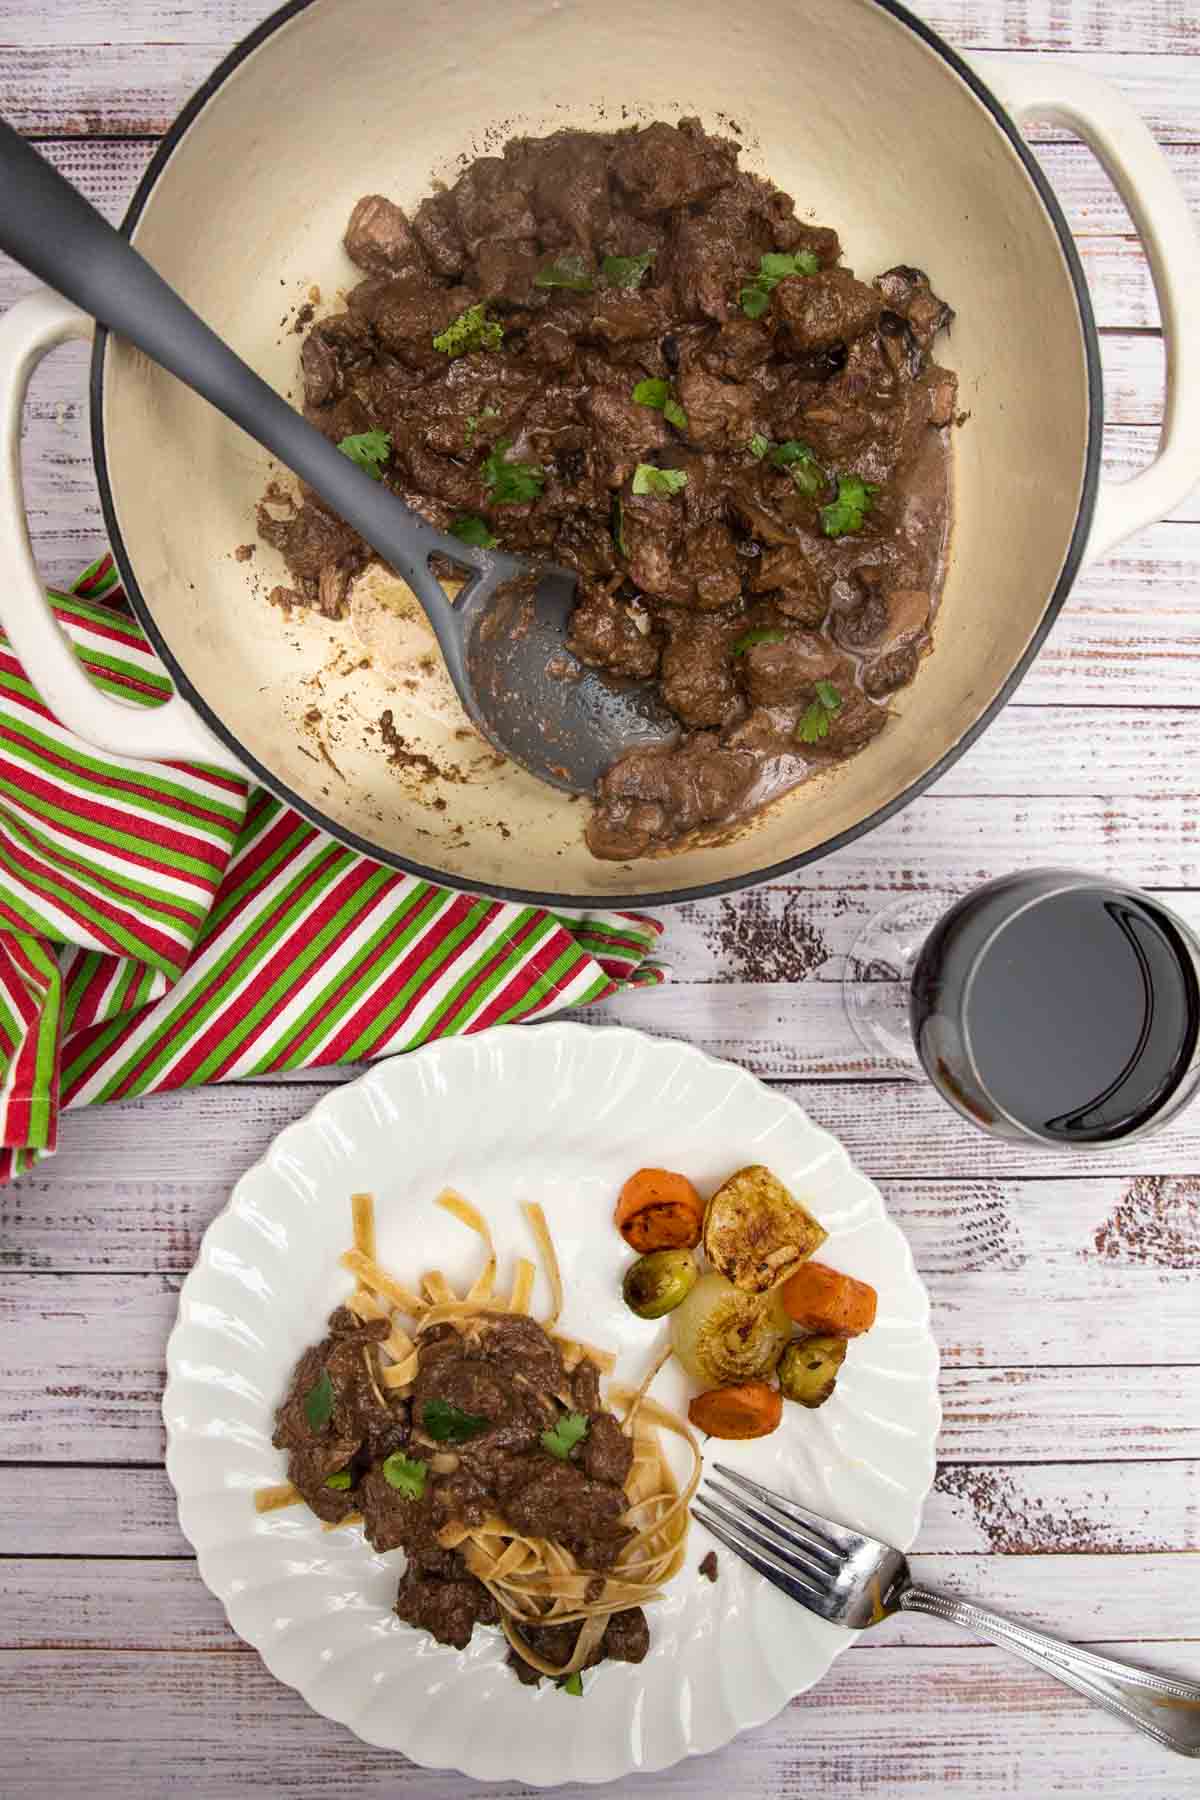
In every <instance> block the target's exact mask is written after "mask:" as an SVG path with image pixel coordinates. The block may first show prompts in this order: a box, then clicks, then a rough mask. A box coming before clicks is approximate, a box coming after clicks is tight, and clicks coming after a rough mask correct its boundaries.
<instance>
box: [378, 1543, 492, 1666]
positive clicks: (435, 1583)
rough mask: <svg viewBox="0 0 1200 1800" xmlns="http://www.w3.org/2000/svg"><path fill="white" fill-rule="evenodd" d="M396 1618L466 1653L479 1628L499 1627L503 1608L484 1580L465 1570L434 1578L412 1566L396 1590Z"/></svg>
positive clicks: (405, 1572) (408, 1568) (407, 1569)
mask: <svg viewBox="0 0 1200 1800" xmlns="http://www.w3.org/2000/svg"><path fill="white" fill-rule="evenodd" d="M393 1610H394V1612H395V1613H396V1616H397V1617H398V1618H400V1619H403V1620H404V1622H405V1624H406V1625H415V1626H416V1627H417V1628H418V1630H420V1631H427V1632H428V1633H429V1634H430V1636H431V1637H434V1638H436V1639H437V1641H438V1643H439V1644H450V1645H452V1646H453V1647H454V1649H456V1650H465V1649H466V1647H467V1645H468V1644H469V1643H470V1641H471V1636H472V1633H473V1632H474V1630H475V1627H476V1625H498V1624H499V1622H500V1608H499V1607H498V1606H497V1604H496V1602H495V1601H494V1600H493V1598H492V1596H491V1594H490V1593H489V1592H488V1590H487V1588H485V1587H484V1585H483V1583H482V1581H477V1580H476V1579H475V1577H474V1575H472V1574H470V1573H469V1572H467V1571H466V1570H464V1571H463V1572H462V1573H461V1574H458V1575H452V1576H449V1577H445V1576H437V1575H430V1574H428V1573H426V1572H425V1571H424V1570H422V1569H419V1568H418V1567H417V1566H416V1565H415V1564H413V1563H410V1564H409V1566H408V1567H407V1568H406V1569H405V1571H404V1573H403V1575H402V1576H401V1577H400V1585H399V1587H398V1588H397V1590H396V1604H395V1607H394V1608H393Z"/></svg>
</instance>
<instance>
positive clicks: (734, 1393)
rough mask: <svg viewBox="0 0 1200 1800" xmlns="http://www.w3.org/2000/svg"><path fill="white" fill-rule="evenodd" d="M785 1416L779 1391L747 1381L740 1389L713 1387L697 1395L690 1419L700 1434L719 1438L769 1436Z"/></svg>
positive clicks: (690, 1409)
mask: <svg viewBox="0 0 1200 1800" xmlns="http://www.w3.org/2000/svg"><path fill="white" fill-rule="evenodd" d="M782 1417H783V1398H782V1396H781V1394H780V1392H779V1389H778V1388H773V1387H768V1386H767V1384H766V1382H765V1381H743V1382H741V1383H739V1385H738V1386H737V1387H722V1388H710V1389H709V1391H708V1393H707V1394H697V1396H696V1398H695V1399H694V1400H693V1401H692V1403H691V1405H690V1406H689V1407H688V1418H689V1419H690V1420H691V1422H692V1424H693V1425H694V1426H695V1427H696V1429H697V1431H706V1432H707V1433H708V1435H709V1437H715V1438H758V1437H767V1436H768V1435H769V1433H771V1432H772V1431H774V1429H775V1427H776V1426H777V1425H778V1423H779V1421H780V1419H781V1418H782Z"/></svg>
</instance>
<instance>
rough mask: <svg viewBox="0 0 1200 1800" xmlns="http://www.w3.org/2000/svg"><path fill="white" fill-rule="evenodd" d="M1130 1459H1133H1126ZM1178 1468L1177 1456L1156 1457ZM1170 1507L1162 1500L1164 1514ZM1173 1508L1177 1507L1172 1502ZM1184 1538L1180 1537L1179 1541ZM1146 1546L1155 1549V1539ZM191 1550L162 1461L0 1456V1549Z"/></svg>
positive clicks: (957, 1511) (954, 1504) (0, 1552)
mask: <svg viewBox="0 0 1200 1800" xmlns="http://www.w3.org/2000/svg"><path fill="white" fill-rule="evenodd" d="M1130 1466H1131V1467H1135V1466H1137V1465H1130ZM1162 1466H1163V1467H1164V1468H1166V1467H1170V1468H1172V1469H1176V1468H1186V1467H1187V1465H1186V1464H1184V1463H1172V1464H1169V1465H1168V1464H1164V1465H1162ZM950 1508H951V1518H952V1519H953V1520H955V1521H957V1520H958V1518H959V1516H960V1515H962V1516H963V1519H964V1523H962V1524H957V1523H952V1524H950V1525H949V1527H948V1528H949V1529H950V1530H951V1531H957V1532H958V1534H959V1536H960V1537H961V1536H962V1535H963V1534H964V1533H965V1532H967V1531H969V1530H970V1525H969V1523H967V1522H966V1520H967V1518H968V1516H969V1515H970V1514H971V1507H970V1505H969V1503H968V1502H966V1501H964V1500H963V1498H962V1497H961V1496H957V1495H956V1496H954V1497H953V1499H952V1500H951V1501H950ZM1171 1510H1172V1508H1171V1505H1170V1501H1169V1500H1168V1501H1167V1502H1166V1503H1165V1504H1164V1509H1163V1512H1164V1518H1165V1517H1166V1516H1168V1515H1169V1513H1170V1512H1171ZM1174 1510H1175V1511H1178V1508H1175V1509H1174ZM1183 1542H1184V1540H1183V1539H1182V1538H1181V1540H1180V1543H1181V1547H1182V1544H1183ZM1147 1548H1150V1549H1157V1548H1159V1545H1158V1544H1148V1545H1147ZM64 1554H66V1555H70V1556H80V1557H84V1556H92V1557H125V1556H183V1557H190V1556H191V1545H190V1544H189V1543H188V1541H187V1539H186V1538H185V1537H184V1535H183V1533H182V1531H181V1530H180V1529H179V1520H178V1517H177V1514H176V1508H175V1492H174V1489H173V1488H172V1487H171V1484H170V1482H169V1481H168V1480H167V1471H166V1470H165V1469H162V1468H157V1469H156V1468H149V1469H117V1468H109V1469H106V1468H84V1467H82V1466H80V1465H79V1464H78V1463H75V1464H57V1465H56V1464H53V1463H49V1464H44V1465H43V1466H41V1467H40V1468H36V1469H34V1468H30V1467H28V1466H25V1465H22V1464H19V1463H9V1464H3V1463H0V1557H4V1556H9V1557H34V1556H63V1555H64Z"/></svg>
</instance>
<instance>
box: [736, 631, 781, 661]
mask: <svg viewBox="0 0 1200 1800" xmlns="http://www.w3.org/2000/svg"><path fill="white" fill-rule="evenodd" d="M786 636H787V632H786V631H780V629H779V627H778V626H777V625H756V626H755V627H754V630H753V631H744V632H743V633H742V635H741V637H740V638H735V639H734V641H733V654H734V655H735V656H745V654H746V652H747V650H753V648H754V646H755V644H782V642H783V640H784V638H785V637H786Z"/></svg>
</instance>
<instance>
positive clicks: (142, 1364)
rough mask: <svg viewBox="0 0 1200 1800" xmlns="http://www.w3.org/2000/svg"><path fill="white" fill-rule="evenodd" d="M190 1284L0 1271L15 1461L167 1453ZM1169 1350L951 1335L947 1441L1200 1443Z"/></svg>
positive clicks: (1089, 1304)
mask: <svg viewBox="0 0 1200 1800" xmlns="http://www.w3.org/2000/svg"><path fill="white" fill-rule="evenodd" d="M876 1091H877V1092H886V1090H885V1089H882V1090H876ZM1135 1266H1137V1265H1135ZM1158 1273H1159V1274H1160V1275H1161V1271H1158ZM1130 1285H1132V1286H1135V1287H1136V1286H1138V1285H1139V1282H1138V1280H1137V1279H1135V1280H1134V1281H1132V1282H1131V1284H1130ZM1162 1285H1163V1284H1162V1283H1161V1282H1151V1281H1145V1282H1144V1283H1142V1284H1141V1286H1142V1290H1143V1304H1145V1293H1146V1291H1147V1290H1148V1291H1149V1299H1150V1303H1151V1304H1153V1303H1154V1302H1155V1301H1156V1300H1157V1298H1158V1292H1159V1290H1160V1288H1161V1286H1162ZM1193 1285H1194V1284H1193ZM178 1286H179V1284H178V1281H177V1280H175V1279H174V1278H172V1277H168V1276H158V1275H140V1276H138V1275H121V1276H103V1275H58V1276H55V1275H30V1274H22V1273H12V1272H5V1273H3V1274H0V1328H2V1329H3V1330H4V1341H5V1343H6V1345H7V1346H8V1350H7V1352H6V1356H5V1363H4V1368H3V1369H2V1370H0V1443H2V1445H3V1453H4V1456H5V1459H6V1460H8V1461H20V1462H68V1461H77V1460H79V1459H80V1457H81V1456H83V1457H84V1458H85V1459H86V1460H87V1461H89V1462H122V1463H125V1462H129V1463H154V1462H158V1461H160V1460H161V1456H162V1445H163V1432H162V1420H161V1415H160V1411H159V1401H160V1398H161V1393H162V1385H163V1348H164V1345H165V1343H166V1339H167V1335H168V1333H169V1331H170V1329H171V1326H172V1324H173V1322H174V1317H175V1309H176V1296H177V1292H178ZM1024 1287H1025V1280H1024V1271H1020V1272H1018V1275H1017V1278H1016V1280H1015V1281H1013V1282H1011V1283H1010V1284H1009V1289H1008V1294H1007V1308H1008V1309H1009V1310H1018V1311H1019V1309H1020V1307H1021V1305H1022V1301H1021V1295H1022V1294H1023V1292H1024ZM1110 1310H1111V1309H1110V1308H1109V1307H1108V1306H1107V1305H1105V1303H1104V1301H1103V1298H1102V1295H1101V1293H1100V1291H1099V1290H1094V1291H1093V1293H1092V1295H1091V1296H1090V1297H1089V1298H1083V1299H1081V1301H1080V1305H1079V1311H1080V1314H1081V1317H1080V1324H1079V1333H1078V1336H1077V1338H1076V1339H1075V1340H1074V1342H1075V1348H1074V1349H1073V1351H1072V1352H1071V1354H1072V1355H1073V1356H1074V1358H1075V1360H1076V1361H1078V1362H1079V1363H1082V1364H1088V1363H1090V1362H1094V1360H1095V1359H1096V1357H1097V1356H1098V1355H1099V1354H1100V1346H1101V1344H1102V1343H1103V1354H1104V1355H1105V1356H1107V1355H1108V1354H1109V1350H1108V1344H1107V1340H1105V1339H1102V1337H1101V1333H1102V1331H1103V1329H1104V1326H1105V1322H1106V1320H1107V1317H1108V1314H1109V1311H1110ZM1089 1312H1090V1317H1089V1316H1088V1314H1089ZM1033 1329H1034V1328H1033V1327H1032V1325H1031V1331H1032V1330H1033ZM1147 1330H1148V1331H1149V1327H1147ZM980 1335H982V1334H980ZM1156 1348H1157V1346H1156ZM1168 1349H1169V1353H1170V1354H1172V1355H1173V1356H1175V1357H1177V1358H1178V1361H1177V1362H1176V1363H1174V1364H1173V1365H1171V1366H1167V1367H1159V1368H1155V1367H1152V1366H1150V1365H1149V1364H1148V1363H1145V1364H1141V1365H1139V1366H1136V1367H1130V1366H1123V1365H1121V1364H1118V1363H1116V1362H1113V1363H1112V1364H1111V1365H1109V1366H1104V1367H1093V1366H1084V1367H1071V1366H1063V1367H1028V1368H1025V1367H1012V1366H1004V1367H988V1366H985V1367H981V1368H976V1367H973V1366H970V1363H971V1360H972V1359H973V1360H974V1361H977V1362H982V1361H984V1360H985V1359H987V1358H988V1357H989V1356H992V1355H993V1353H992V1352H991V1350H990V1347H989V1345H988V1344H987V1342H986V1341H984V1342H979V1343H972V1344H970V1345H969V1346H966V1347H965V1348H964V1350H963V1351H961V1352H956V1351H955V1349H954V1346H953V1345H951V1346H950V1347H949V1349H948V1352H947V1356H946V1361H947V1364H949V1363H950V1362H951V1359H952V1357H956V1358H958V1359H961V1360H962V1361H963V1363H964V1364H965V1365H967V1366H963V1367H953V1366H948V1367H947V1368H946V1369H945V1370H944V1372H943V1377H942V1402H943V1407H944V1409H945V1419H944V1423H943V1430H942V1437H941V1441H940V1450H941V1454H942V1456H944V1457H945V1458H947V1459H948V1460H951V1461H965V1462H979V1461H983V1462H1021V1461H1031V1460H1032V1461H1038V1460H1041V1461H1061V1460H1062V1458H1063V1456H1064V1455H1065V1454H1067V1453H1068V1452H1067V1446H1069V1447H1070V1448H1069V1454H1070V1456H1071V1457H1072V1459H1074V1458H1075V1457H1076V1456H1078V1458H1079V1459H1080V1460H1082V1461H1088V1462H1094V1461H1103V1460H1105V1459H1111V1460H1113V1461H1122V1460H1130V1459H1133V1460H1141V1459H1155V1458H1158V1457H1164V1456H1170V1457H1191V1456H1198V1455H1200V1357H1198V1355H1197V1351H1198V1350H1200V1343H1198V1340H1197V1334H1196V1331H1195V1329H1194V1327H1193V1329H1192V1330H1191V1331H1190V1332H1188V1331H1186V1330H1185V1329H1183V1328H1181V1329H1180V1331H1179V1332H1178V1334H1177V1336H1176V1338H1175V1339H1174V1341H1173V1342H1172V1343H1171V1344H1170V1346H1169V1347H1167V1346H1164V1347H1163V1348H1162V1349H1158V1354H1160V1355H1162V1354H1164V1353H1168ZM1113 1354H1114V1356H1115V1355H1116V1354H1117V1352H1115V1351H1114V1352H1113ZM996 1360H997V1361H999V1360H1002V1359H1001V1358H999V1357H997V1358H996Z"/></svg>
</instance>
